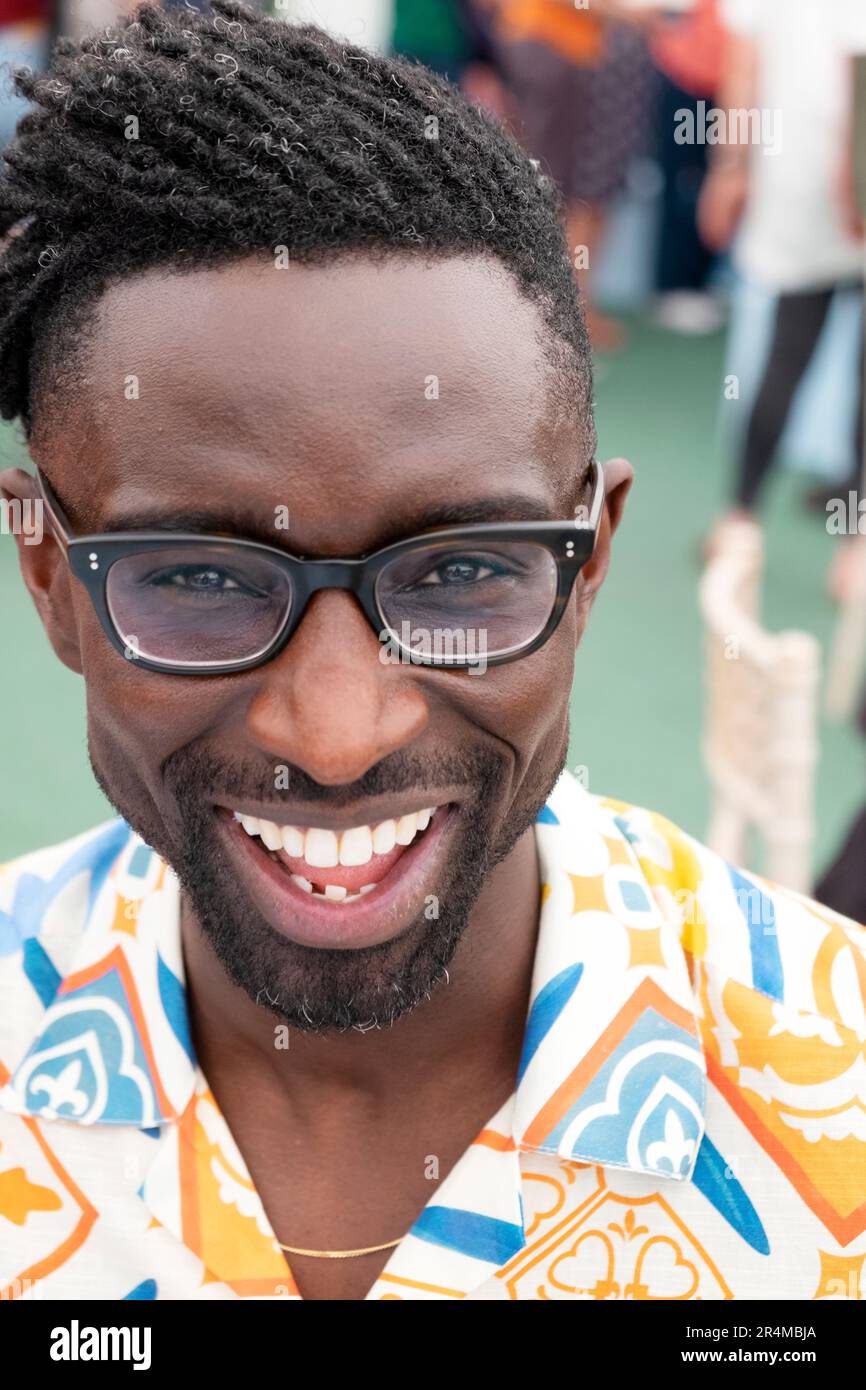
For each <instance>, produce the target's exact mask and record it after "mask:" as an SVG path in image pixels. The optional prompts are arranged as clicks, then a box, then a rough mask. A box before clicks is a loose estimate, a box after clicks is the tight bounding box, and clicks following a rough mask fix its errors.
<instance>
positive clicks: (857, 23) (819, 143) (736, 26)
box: [721, 0, 866, 293]
mask: <svg viewBox="0 0 866 1390" xmlns="http://www.w3.org/2000/svg"><path fill="white" fill-rule="evenodd" d="M721 12H722V18H723V21H724V22H725V24H726V25H727V26H728V28H729V29H731V30H732V31H733V32H734V33H737V34H741V35H744V36H748V37H752V38H754V39H755V40H756V42H757V44H758V48H759V78H758V91H757V93H756V97H755V103H756V105H757V106H759V107H760V108H762V109H766V110H768V111H769V112H773V113H775V131H776V139H777V142H778V146H779V148H777V149H776V150H775V151H774V150H772V149H770V148H767V147H762V146H761V145H755V147H754V149H753V151H752V161H751V171H752V187H751V193H750V198H749V204H748V207H747V209H746V213H745V216H744V220H743V223H742V225H741V228H740V233H739V236H738V238H737V243H736V247H735V253H734V254H735V259H736V261H737V264H738V266H739V267H740V269H741V270H742V271H743V272H744V273H745V274H746V275H747V276H749V277H750V278H751V279H753V280H755V281H757V282H758V283H759V284H761V285H763V286H765V287H766V288H768V289H772V290H774V291H777V292H789V293H790V292H796V291H798V290H808V289H816V288H822V287H829V286H832V285H834V284H837V283H839V282H840V281H852V280H856V279H857V278H859V277H860V276H861V275H862V267H863V246H862V243H859V242H857V241H855V240H854V239H853V238H852V237H851V236H850V235H849V234H848V232H847V231H846V228H845V226H844V222H843V217H842V213H841V208H840V199H839V194H838V191H837V185H838V183H839V180H840V171H841V168H842V161H843V160H844V158H845V157H846V147H847V143H848V140H849V125H850V107H851V100H852V81H853V77H852V72H851V63H850V55H851V54H852V53H855V52H858V51H864V52H866V0H722V10H721Z"/></svg>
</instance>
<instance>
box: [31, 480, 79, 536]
mask: <svg viewBox="0 0 866 1390" xmlns="http://www.w3.org/2000/svg"><path fill="white" fill-rule="evenodd" d="M36 482H37V484H38V487H39V491H40V493H41V494H42V501H43V504H44V506H45V510H46V511H47V513H48V520H49V522H50V525H51V529H52V531H53V532H54V535H55V538H56V539H57V541H58V543H59V544H60V545H61V546H62V547H63V549H64V550H68V548H69V542H70V541H71V539H72V528H71V526H70V525H69V522H68V521H67V520H66V516H65V514H64V511H63V508H62V507H61V505H60V503H59V502H58V500H57V498H56V497H55V495H54V492H53V491H52V489H51V485H50V484H49V482H48V479H47V478H46V477H45V475H44V474H43V473H41V472H40V470H39V469H38V468H37V469H36Z"/></svg>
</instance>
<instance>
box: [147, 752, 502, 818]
mask: <svg viewBox="0 0 866 1390" xmlns="http://www.w3.org/2000/svg"><path fill="white" fill-rule="evenodd" d="M506 763H507V759H506V757H505V756H504V755H503V754H501V753H498V752H497V751H496V750H495V749H493V748H488V747H475V748H469V749H461V750H460V751H459V752H458V751H457V750H454V751H453V752H452V751H448V752H443V751H442V750H435V751H431V752H430V753H429V754H426V755H421V754H418V753H410V752H408V751H405V750H398V751H396V752H394V753H389V754H388V755H387V756H386V757H384V758H382V759H381V760H380V761H379V762H378V763H375V764H374V765H373V766H372V767H370V768H368V769H367V771H366V772H365V773H364V774H363V776H362V777H359V778H358V779H357V780H356V781H355V782H350V783H343V784H338V785H336V786H324V785H323V784H322V783H321V782H317V781H316V780H315V778H314V777H311V776H310V775H309V774H308V773H306V772H304V771H303V769H302V768H299V767H296V766H295V765H294V764H292V763H280V762H274V763H270V764H265V763H263V762H262V761H261V759H253V758H230V757H227V756H226V755H225V754H223V753H217V752H215V751H213V750H210V749H207V748H203V747H196V746H194V745H193V746H190V745H188V746H186V747H184V748H179V749H178V750H177V751H176V752H175V753H172V754H170V755H169V757H168V758H166V759H165V761H164V763H163V765H162V775H163V778H164V781H165V784H166V786H167V787H168V789H169V791H170V792H171V793H172V795H173V796H174V798H175V800H176V801H177V803H178V804H179V805H180V806H181V807H184V808H192V807H197V806H202V805H203V804H204V803H208V804H209V803H210V802H211V801H212V800H213V799H215V798H220V799H223V800H228V801H231V800H236V801H243V800H250V801H259V802H265V803H267V802H268V801H274V800H278V799H284V800H286V801H301V802H304V803H316V804H318V805H321V806H327V807H329V808H333V809H340V808H341V807H343V806H350V805H352V804H353V803H354V802H357V801H362V800H364V799H365V798H366V797H374V796H382V795H387V794H394V793H399V792H406V791H412V790H414V789H415V788H416V787H417V788H419V789H423V788H425V787H431V788H433V787H445V786H447V787H451V786H458V787H468V788H471V789H473V791H474V792H475V799H480V798H481V797H482V796H483V795H484V791H485V788H488V787H492V786H494V785H496V783H498V782H499V781H500V780H501V778H502V777H503V776H504V775H505V772H506Z"/></svg>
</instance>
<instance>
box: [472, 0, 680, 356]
mask: <svg viewBox="0 0 866 1390" xmlns="http://www.w3.org/2000/svg"><path fill="white" fill-rule="evenodd" d="M479 8H481V9H484V10H486V12H487V13H488V14H490V15H491V16H492V18H493V24H494V43H495V50H496V54H497V61H498V66H499V70H500V72H501V73H502V76H503V79H504V81H505V84H506V87H507V90H508V96H509V99H510V102H511V114H512V125H513V128H514V131H515V133H516V134H517V136H518V138H519V139H520V140H521V141H522V143H523V145H524V147H525V148H526V149H527V150H528V152H529V153H530V155H534V156H536V157H537V158H538V159H539V160H540V161H541V163H542V165H543V167H544V169H545V171H546V172H547V173H549V174H550V175H551V176H552V177H553V178H554V179H555V180H556V182H557V184H558V185H559V187H560V189H561V190H562V193H563V197H564V199H565V204H566V231H567V236H568V242H569V245H570V246H571V248H572V254H573V255H574V258H575V270H576V271H577V272H581V271H584V272H587V273H586V274H584V275H580V274H579V276H578V278H579V279H581V281H582V288H583V290H584V293H585V294H586V296H587V299H588V301H589V303H588V306H587V322H588V327H589V331H590V337H591V339H592V343H593V346H594V347H595V348H596V349H597V350H601V351H605V350H610V349H614V348H617V347H619V346H621V344H622V341H623V332H622V329H621V326H620V325H618V324H616V323H615V322H614V321H613V320H611V319H609V318H607V317H606V316H604V315H603V314H601V313H600V312H599V311H598V309H597V308H596V307H595V306H594V305H593V303H592V298H593V295H592V269H593V267H594V265H595V263H596V261H597V259H598V255H599V249H600V246H601V243H602V239H603V235H604V229H605V221H606V216H607V211H608V208H609V207H610V204H611V202H612V201H613V199H614V198H615V197H616V196H617V195H618V194H619V193H621V192H622V190H623V189H624V187H625V184H626V175H627V173H628V168H629V165H630V163H631V160H632V158H633V157H634V155H635V154H636V153H638V151H639V150H640V148H641V142H642V141H643V142H646V140H647V132H648V125H649V121H650V116H651V112H652V105H653V94H654V91H655V81H656V74H655V72H654V70H653V66H652V63H651V61H650V57H649V52H648V49H647V44H646V39H645V36H644V30H646V29H648V28H650V27H651V26H652V25H653V24H654V23H655V22H656V21H657V19H658V18H659V16H660V14H661V13H662V11H661V10H660V9H657V8H656V7H654V6H653V7H651V6H643V5H638V6H635V5H631V4H626V3H624V2H623V0H594V3H593V4H592V6H591V7H590V8H587V9H575V8H574V5H573V4H572V3H570V2H567V0H484V2H483V3H482V4H481V5H480V6H479Z"/></svg>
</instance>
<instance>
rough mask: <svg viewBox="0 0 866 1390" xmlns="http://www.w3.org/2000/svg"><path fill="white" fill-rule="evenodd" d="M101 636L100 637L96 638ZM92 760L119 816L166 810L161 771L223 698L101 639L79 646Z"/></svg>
mask: <svg viewBox="0 0 866 1390" xmlns="http://www.w3.org/2000/svg"><path fill="white" fill-rule="evenodd" d="M100 635H101V634H100ZM82 652H83V658H84V677H85V683H86V684H85V689H86V696H87V733H88V744H89V748H90V755H91V759H92V761H93V763H94V765H95V767H96V769H97V771H98V774H99V776H100V779H101V781H102V782H103V785H104V787H105V789H106V790H107V791H108V793H109V795H110V797H111V800H112V801H113V802H114V804H115V805H117V806H119V808H120V809H121V810H122V812H123V814H125V815H127V816H128V815H129V813H130V812H131V811H133V810H135V809H138V810H139V813H140V814H146V806H147V804H148V803H150V805H152V806H155V807H159V808H160V810H161V812H162V813H163V814H166V815H170V808H169V807H167V806H165V805H164V804H163V803H164V800H165V790H164V786H163V779H162V768H163V765H164V764H165V761H166V759H167V758H168V757H169V756H170V755H171V754H172V753H174V752H176V751H177V749H179V748H182V747H185V746H186V745H187V744H190V743H193V742H195V741H196V740H197V739H199V738H201V737H202V736H203V735H205V734H206V733H207V732H208V730H209V729H210V728H212V727H213V725H214V724H215V723H216V722H218V720H219V719H220V717H221V716H222V714H223V711H224V704H225V696H224V695H223V696H222V698H221V697H220V692H219V691H218V690H217V689H215V688H214V687H218V686H220V685H222V684H223V682H220V681H213V682H205V681H197V680H190V679H188V678H186V677H180V676H162V675H158V674H156V673H155V672H152V671H145V670H141V669H140V668H136V664H135V661H134V660H124V658H123V657H122V656H120V654H119V653H118V652H116V651H115V649H114V648H113V647H111V646H110V645H109V643H108V642H107V640H106V639H105V638H104V637H102V640H101V643H100V642H98V641H94V642H93V643H92V644H91V643H89V642H88V643H87V644H83V646H82Z"/></svg>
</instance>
